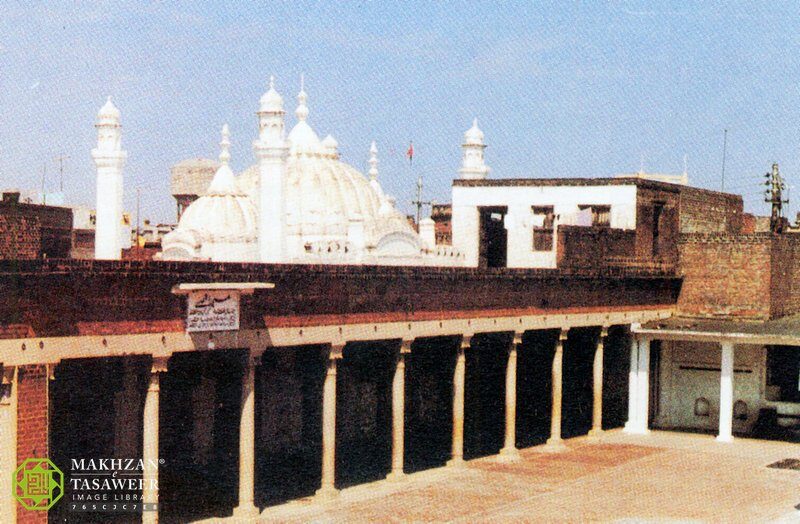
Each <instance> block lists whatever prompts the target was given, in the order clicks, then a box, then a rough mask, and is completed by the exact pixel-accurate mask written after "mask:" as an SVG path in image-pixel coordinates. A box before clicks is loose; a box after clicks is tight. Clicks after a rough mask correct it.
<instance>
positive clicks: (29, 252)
mask: <svg viewBox="0 0 800 524" xmlns="http://www.w3.org/2000/svg"><path fill="white" fill-rule="evenodd" d="M71 245H72V210H71V209H68V208H62V207H53V206H40V205H34V204H20V203H17V202H14V201H10V200H4V201H2V202H0V260H9V259H32V258H41V257H47V258H69V256H70V249H71Z"/></svg>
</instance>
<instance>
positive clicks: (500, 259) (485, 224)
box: [478, 207, 508, 267]
mask: <svg viewBox="0 0 800 524" xmlns="http://www.w3.org/2000/svg"><path fill="white" fill-rule="evenodd" d="M478 210H479V212H480V233H479V236H478V239H479V240H478V242H479V248H478V266H479V267H506V258H507V257H506V254H507V250H508V232H507V231H506V226H505V217H506V214H507V213H508V208H507V207H481V208H478Z"/></svg>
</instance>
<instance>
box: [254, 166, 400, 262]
mask: <svg viewBox="0 0 800 524" xmlns="http://www.w3.org/2000/svg"><path fill="white" fill-rule="evenodd" d="M258 174H259V171H258V166H257V165H254V166H251V167H250V168H248V169H247V170H245V171H244V172H243V173H242V174H241V175H240V176H239V188H240V189H242V190H244V191H245V192H247V193H250V194H253V195H254V194H255V192H256V189H257V186H258ZM285 191H286V193H285V203H284V206H285V207H284V209H285V212H286V224H287V228H288V231H287V233H289V234H290V235H301V236H305V237H315V238H316V237H320V238H324V237H344V236H346V235H347V227H348V223H349V221H350V219H351V218H354V217H356V216H360V217H361V219H363V221H364V233H365V240H366V243H367V245H373V246H374V245H377V243H378V242H379V241H380V237H382V236H383V235H385V234H388V233H391V232H403V233H407V234H409V235H412V236H416V233H414V231H413V229H412V228H411V226H410V225H409V224H408V222H407V221H406V219H405V217H403V215H402V214H401V213H400V212H399V211H397V210H396V209H394V208H391V211H392V212H387V206H386V202H384V201H383V200H385V199H382V198H381V195H379V194H378V193H377V192H376V191H375V189H374V188H373V187H372V185H370V183H369V181H368V180H367V179H366V177H365V176H364V175H363V174H361V173H360V172H359V171H358V170H357V169H355V168H354V167H352V166H350V165H348V164H346V163H344V162H341V161H339V160H337V159H335V158H330V157H328V156H322V155H318V156H310V155H306V154H300V153H296V154H290V156H289V158H288V159H287V161H286V187H285ZM382 207H383V213H381V211H382Z"/></svg>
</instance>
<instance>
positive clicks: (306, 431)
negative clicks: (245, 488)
mask: <svg viewBox="0 0 800 524" xmlns="http://www.w3.org/2000/svg"><path fill="white" fill-rule="evenodd" d="M327 358H328V352H327V348H325V347H320V346H302V347H291V348H278V349H270V350H268V351H266V352H265V353H264V354H263V356H262V357H261V366H260V367H259V368H258V370H259V372H258V373H257V374H256V461H257V470H256V471H257V472H256V504H257V505H258V506H259V507H261V508H264V507H266V506H271V505H275V504H279V503H281V502H286V501H288V500H292V499H297V498H300V497H305V496H309V495H313V494H314V492H315V491H316V490H317V489H318V488H319V486H320V479H321V476H322V475H321V468H322V385H323V382H324V379H325V367H326V361H327Z"/></svg>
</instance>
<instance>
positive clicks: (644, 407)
mask: <svg viewBox="0 0 800 524" xmlns="http://www.w3.org/2000/svg"><path fill="white" fill-rule="evenodd" d="M638 367H639V369H638V373H637V375H638V376H637V378H636V389H637V392H636V427H635V428H634V431H633V433H636V434H639V435H644V434H646V433H648V432H649V431H650V430H649V428H648V425H649V418H650V339H647V338H643V339H641V340H640V341H639V366H638Z"/></svg>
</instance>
